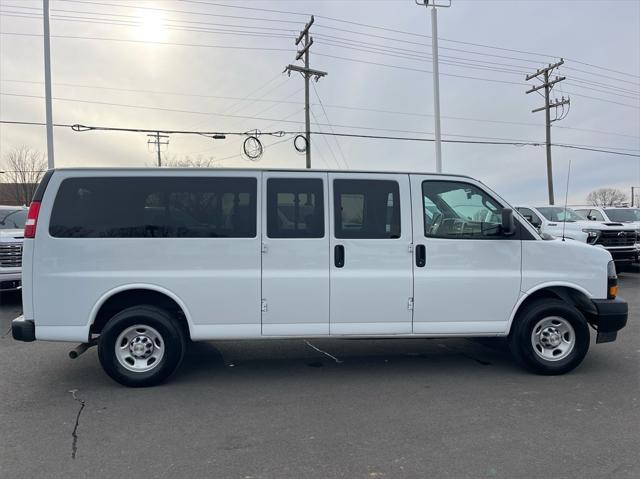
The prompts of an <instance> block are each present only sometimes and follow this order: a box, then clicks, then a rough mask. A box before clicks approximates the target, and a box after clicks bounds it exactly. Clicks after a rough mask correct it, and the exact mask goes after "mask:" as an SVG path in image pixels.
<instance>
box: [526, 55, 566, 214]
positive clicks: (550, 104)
mask: <svg viewBox="0 0 640 479" xmlns="http://www.w3.org/2000/svg"><path fill="white" fill-rule="evenodd" d="M563 64H564V60H563V59H562V58H561V59H560V61H559V62H556V63H554V64H549V65H547V66H546V67H544V68H541V69H539V70H537V71H536V72H535V73H532V74H531V75H527V76H526V79H527V81H529V80H532V79H534V78H538V79H539V80H540V78H539V77H540V75H542V81H543V83H542V85H538V86H535V87H532V88H530V89H529V90H527V92H526V93H527V94H529V93H533V92H534V91H538V90H541V89H543V88H544V106H542V107H540V108H536V109H535V110H531V113H536V112H538V111H542V110H544V112H545V125H546V149H547V188H548V190H549V204H550V205H553V204H554V203H555V200H554V196H553V165H552V163H551V123H552V122H554V121H558V120H562V119H563V118H565V117H566V114H564V105H570V104H571V102H570V99H569V98H567V99H565V98H564V96H563V97H562V99H561V100H558V99H557V98H556V99H555V100H553V101H551V100H550V99H549V95H550V93H551V89H552V88H553V86H554V85H555V84H556V83H560V82H561V81H563V80H565V79H566V77H559V76H556V77H555V78H554V79H553V80H551V79H550V73H551V72H552V71H553V70H555V69H556V68H558V67H559V66H561V65H563ZM558 107H562V111H563V113H562V114H561V116H560V118H558V116H557V114H556V118H555V119H553V120H552V119H551V108H558ZM568 112H569V111H568V110H567V113H568Z"/></svg>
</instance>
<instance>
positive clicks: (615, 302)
mask: <svg viewBox="0 0 640 479" xmlns="http://www.w3.org/2000/svg"><path fill="white" fill-rule="evenodd" d="M591 301H592V303H593V305H594V306H595V310H596V312H595V313H594V314H591V315H589V323H590V324H591V325H592V326H593V327H594V328H595V329H596V331H597V332H598V335H597V337H596V343H608V342H611V341H615V340H616V337H617V336H618V331H620V330H621V329H622V328H624V327H625V326H626V325H627V317H628V316H629V305H628V304H627V302H626V301H624V300H622V299H620V298H616V299H593V300H591Z"/></svg>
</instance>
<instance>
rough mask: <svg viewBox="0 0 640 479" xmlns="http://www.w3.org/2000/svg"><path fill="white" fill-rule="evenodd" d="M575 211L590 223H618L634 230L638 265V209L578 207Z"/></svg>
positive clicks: (639, 233) (639, 257)
mask: <svg viewBox="0 0 640 479" xmlns="http://www.w3.org/2000/svg"><path fill="white" fill-rule="evenodd" d="M575 210H576V211H577V212H578V213H580V214H582V215H583V216H584V217H586V218H587V219H588V220H590V221H604V222H606V223H616V224H617V223H619V224H622V225H624V226H627V225H629V226H631V225H633V227H635V228H636V260H635V261H636V263H640V208H628V207H623V206H621V207H617V206H607V207H601V206H578V207H575Z"/></svg>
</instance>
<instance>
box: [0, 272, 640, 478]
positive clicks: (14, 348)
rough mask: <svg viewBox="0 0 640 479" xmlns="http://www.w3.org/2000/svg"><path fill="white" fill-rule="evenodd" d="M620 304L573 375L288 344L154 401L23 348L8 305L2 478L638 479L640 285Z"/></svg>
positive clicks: (245, 346) (433, 352)
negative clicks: (622, 321) (612, 333)
mask: <svg viewBox="0 0 640 479" xmlns="http://www.w3.org/2000/svg"><path fill="white" fill-rule="evenodd" d="M620 295H621V296H622V297H624V298H625V299H626V300H627V301H629V303H630V311H631V313H630V317H629V324H628V326H627V327H626V328H625V329H624V330H623V331H621V333H620V334H619V336H618V340H617V341H616V342H614V343H608V344H601V345H596V344H595V337H594V338H593V339H594V341H593V342H592V346H591V350H590V352H589V354H588V355H587V357H586V359H585V361H584V362H583V364H582V365H581V366H580V367H579V368H578V369H576V370H575V371H574V372H572V373H570V374H567V375H564V376H558V377H543V376H536V375H532V374H529V373H527V372H525V371H523V370H521V369H520V368H519V367H518V366H517V365H516V364H515V363H514V362H513V361H512V359H511V357H510V355H509V353H508V350H507V349H506V346H505V343H504V341H502V340H465V339H455V340H449V339H447V340H442V339H412V340H316V339H313V340H310V342H309V343H307V342H305V341H303V340H277V341H250V342H219V343H217V342H214V343H197V344H193V345H191V346H190V349H189V352H188V354H187V357H186V359H185V362H184V363H183V365H182V367H181V369H180V371H179V372H178V373H177V374H176V375H175V376H173V377H172V379H171V380H170V381H168V382H167V383H166V384H164V385H162V386H159V387H155V388H149V389H128V388H125V387H122V386H120V385H118V384H116V383H115V382H113V381H112V380H111V379H109V378H108V377H107V376H106V375H105V374H104V373H103V372H102V369H101V368H100V366H99V363H98V359H97V355H96V350H95V348H92V349H90V350H89V351H88V352H87V353H85V354H84V355H82V356H80V357H79V358H78V359H76V360H71V359H69V358H68V356H67V352H68V351H69V349H71V347H73V346H74V345H70V344H65V343H46V342H34V343H19V342H16V341H13V340H12V339H11V333H10V330H9V328H10V320H11V319H12V318H13V317H14V316H16V315H17V314H18V313H19V311H20V298H19V296H17V295H3V296H0V335H1V337H0V368H1V370H0V477H2V478H22V477H25V478H31V477H38V478H43V477H132V478H137V477H140V478H145V479H146V478H155V477H158V478H177V477H180V478H182V477H208V478H238V479H258V478H277V479H285V478H295V479H301V478H349V479H350V478H369V479H371V478H378V479H379V478H438V479H439V478H455V479H462V478H469V479H482V478H509V479H513V478H538V477H553V478H554V479H563V478H581V479H589V478H615V479H623V478H638V477H640V454H639V450H640V449H639V445H640V404H639V403H640V401H639V399H640V274H637V273H636V274H633V273H627V274H622V275H620ZM316 348H317V349H316ZM322 351H324V352H326V353H328V354H329V355H331V356H333V358H332V357H331V356H329V355H326V354H324V353H323V352H322Z"/></svg>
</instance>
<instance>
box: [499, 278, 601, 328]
mask: <svg viewBox="0 0 640 479" xmlns="http://www.w3.org/2000/svg"><path fill="white" fill-rule="evenodd" d="M592 297H593V296H592V295H591V293H590V292H589V291H587V290H586V289H585V288H583V287H582V286H579V285H577V284H573V283H565V282H550V283H543V284H539V285H536V286H534V287H533V288H531V289H530V290H529V291H527V292H525V293H524V294H523V295H522V297H521V298H520V299H519V300H518V302H517V303H516V305H515V307H514V308H513V311H512V313H511V317H510V318H509V323H508V325H507V331H506V334H509V333H510V332H511V327H512V326H513V322H514V320H515V318H516V317H517V315H518V313H519V312H520V311H522V310H523V309H524V308H526V306H527V305H528V304H530V303H532V302H533V301H536V300H538V299H542V298H554V299H561V300H563V301H565V302H567V303H568V304H571V305H572V306H575V307H576V308H577V309H578V310H579V311H580V312H581V313H582V314H583V315H584V316H585V318H587V320H588V319H589V317H590V316H591V315H592V314H594V313H596V310H595V306H594V305H593V303H592V302H591V298H592Z"/></svg>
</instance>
